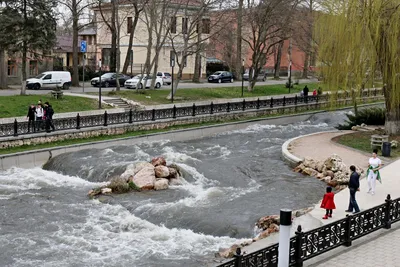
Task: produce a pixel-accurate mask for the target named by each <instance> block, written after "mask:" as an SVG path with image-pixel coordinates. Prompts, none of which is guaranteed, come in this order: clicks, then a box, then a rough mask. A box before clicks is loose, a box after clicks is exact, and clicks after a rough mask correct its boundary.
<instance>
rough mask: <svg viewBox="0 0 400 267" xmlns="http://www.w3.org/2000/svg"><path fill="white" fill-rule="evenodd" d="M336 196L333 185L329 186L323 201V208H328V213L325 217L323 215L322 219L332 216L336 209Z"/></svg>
mask: <svg viewBox="0 0 400 267" xmlns="http://www.w3.org/2000/svg"><path fill="white" fill-rule="evenodd" d="M334 198H335V194H334V193H332V187H330V186H328V187H327V188H326V193H325V195H324V198H323V199H322V202H321V208H323V209H325V210H326V214H325V216H324V217H322V219H324V220H326V219H328V218H331V217H332V211H333V210H334V209H336V205H335V200H334Z"/></svg>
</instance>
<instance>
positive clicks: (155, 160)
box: [151, 157, 167, 167]
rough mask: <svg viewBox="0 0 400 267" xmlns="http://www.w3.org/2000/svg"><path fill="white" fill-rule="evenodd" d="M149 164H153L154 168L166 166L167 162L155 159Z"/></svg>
mask: <svg viewBox="0 0 400 267" xmlns="http://www.w3.org/2000/svg"><path fill="white" fill-rule="evenodd" d="M151 164H153V166H154V167H157V166H159V165H163V166H166V165H167V162H166V160H165V159H164V158H163V157H157V158H153V159H152V160H151Z"/></svg>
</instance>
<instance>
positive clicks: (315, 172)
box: [303, 167, 318, 176]
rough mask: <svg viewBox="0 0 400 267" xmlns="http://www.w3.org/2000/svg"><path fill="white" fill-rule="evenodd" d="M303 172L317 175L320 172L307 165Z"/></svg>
mask: <svg viewBox="0 0 400 267" xmlns="http://www.w3.org/2000/svg"><path fill="white" fill-rule="evenodd" d="M303 174H307V175H309V176H317V175H318V172H317V171H316V170H314V169H312V168H309V167H307V168H305V169H304V170H303Z"/></svg>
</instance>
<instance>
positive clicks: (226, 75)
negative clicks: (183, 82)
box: [208, 71, 233, 83]
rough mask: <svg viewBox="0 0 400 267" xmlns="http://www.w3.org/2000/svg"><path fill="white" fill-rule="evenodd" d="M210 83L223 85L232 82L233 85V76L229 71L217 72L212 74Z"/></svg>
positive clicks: (209, 78)
mask: <svg viewBox="0 0 400 267" xmlns="http://www.w3.org/2000/svg"><path fill="white" fill-rule="evenodd" d="M208 82H209V83H213V82H217V83H222V82H231V83H233V75H232V73H230V72H228V71H217V72H214V73H213V74H211V75H210V76H209V77H208Z"/></svg>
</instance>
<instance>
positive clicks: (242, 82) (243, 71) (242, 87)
mask: <svg viewBox="0 0 400 267" xmlns="http://www.w3.org/2000/svg"><path fill="white" fill-rule="evenodd" d="M243 78H244V59H242V97H243V94H244V92H243V87H244V79H243Z"/></svg>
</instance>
